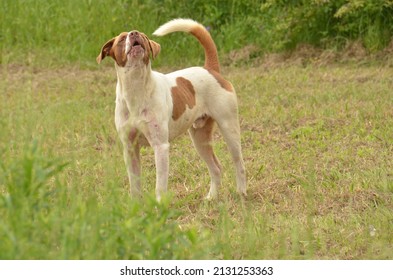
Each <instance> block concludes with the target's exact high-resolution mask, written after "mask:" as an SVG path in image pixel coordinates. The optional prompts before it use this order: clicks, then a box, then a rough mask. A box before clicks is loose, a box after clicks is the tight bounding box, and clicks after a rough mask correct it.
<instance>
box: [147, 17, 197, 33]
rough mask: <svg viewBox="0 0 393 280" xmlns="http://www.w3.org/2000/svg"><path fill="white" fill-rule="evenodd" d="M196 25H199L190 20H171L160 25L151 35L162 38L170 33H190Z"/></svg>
mask: <svg viewBox="0 0 393 280" xmlns="http://www.w3.org/2000/svg"><path fill="white" fill-rule="evenodd" d="M198 25H201V24H200V23H198V22H196V21H194V20H192V19H182V18H178V19H173V20H171V21H168V22H167V23H165V24H163V25H161V26H160V27H159V28H158V29H157V30H156V31H154V33H153V35H155V36H164V35H167V34H169V33H172V32H190V31H191V30H192V29H193V28H195V27H196V26H198Z"/></svg>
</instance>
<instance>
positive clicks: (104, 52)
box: [96, 37, 116, 64]
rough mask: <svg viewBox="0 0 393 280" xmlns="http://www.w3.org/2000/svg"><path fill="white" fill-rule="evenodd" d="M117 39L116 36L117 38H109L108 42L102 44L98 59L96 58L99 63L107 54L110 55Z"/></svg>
mask: <svg viewBox="0 0 393 280" xmlns="http://www.w3.org/2000/svg"><path fill="white" fill-rule="evenodd" d="M115 40H116V37H115V38H112V39H111V40H109V41H108V42H106V43H105V44H104V45H103V46H102V48H101V52H100V54H99V55H98V56H97V59H96V60H97V63H98V64H100V63H101V61H102V60H103V59H104V58H105V57H106V56H108V55H110V53H111V50H112V46H113V43H114V42H115Z"/></svg>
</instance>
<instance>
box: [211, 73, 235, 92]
mask: <svg viewBox="0 0 393 280" xmlns="http://www.w3.org/2000/svg"><path fill="white" fill-rule="evenodd" d="M207 71H209V73H210V74H211V75H212V76H213V77H214V78H215V79H216V80H217V82H218V83H219V84H220V86H221V87H222V88H223V89H225V90H227V91H230V92H233V86H232V84H231V83H230V82H228V81H227V80H225V79H224V78H223V76H221V74H220V73H218V72H216V71H214V70H209V69H207Z"/></svg>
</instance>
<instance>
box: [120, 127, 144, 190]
mask: <svg viewBox="0 0 393 280" xmlns="http://www.w3.org/2000/svg"><path fill="white" fill-rule="evenodd" d="M122 142H123V156H124V162H125V164H126V168H127V174H128V180H129V182H130V188H131V196H132V197H140V195H141V164H140V146H139V143H138V132H137V131H136V129H131V131H129V132H128V133H127V135H126V136H125V137H122Z"/></svg>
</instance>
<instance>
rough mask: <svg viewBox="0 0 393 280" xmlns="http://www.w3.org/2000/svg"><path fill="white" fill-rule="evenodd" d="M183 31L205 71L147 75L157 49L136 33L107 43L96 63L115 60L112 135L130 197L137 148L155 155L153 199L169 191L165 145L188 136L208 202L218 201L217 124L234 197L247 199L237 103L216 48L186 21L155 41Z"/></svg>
mask: <svg viewBox="0 0 393 280" xmlns="http://www.w3.org/2000/svg"><path fill="white" fill-rule="evenodd" d="M176 31H183V32H188V33H191V34H192V35H194V36H195V37H196V38H197V39H198V40H199V42H200V43H201V44H202V46H203V47H204V49H205V66H204V67H191V68H187V69H183V70H180V71H176V72H173V73H169V74H166V75H164V74H161V73H158V72H155V71H152V70H151V62H150V57H151V58H152V59H154V58H155V57H156V56H157V55H158V53H159V52H160V45H159V44H157V43H156V42H154V41H152V40H150V39H149V38H148V37H147V36H146V35H145V34H143V33H141V32H139V31H136V30H134V31H131V32H128V33H127V32H123V33H121V34H120V35H118V36H117V37H115V38H113V39H111V40H109V41H108V42H107V43H105V44H104V46H103V47H102V49H101V53H100V54H99V55H98V57H97V62H98V63H100V62H101V61H102V60H103V59H104V58H105V57H106V56H110V57H112V58H113V59H114V60H115V62H116V63H115V68H116V71H117V86H116V109H115V123H116V129H117V132H118V134H119V136H120V139H121V141H122V143H123V146H124V160H125V164H126V167H127V172H128V177H129V181H130V185H131V194H132V195H139V194H140V192H141V191H140V176H141V167H140V157H139V151H140V147H141V146H143V145H150V146H152V147H153V149H154V155H155V164H156V198H157V200H160V199H161V196H162V194H163V193H164V192H165V191H166V190H167V185H168V174H169V141H171V140H172V139H174V138H175V137H177V136H179V135H181V134H183V133H184V132H185V131H186V130H188V131H189V134H190V136H191V138H192V140H193V143H194V146H195V148H196V149H197V151H198V153H199V155H200V156H201V157H202V159H203V160H204V161H205V162H206V163H207V166H208V168H209V173H210V177H211V184H210V191H209V194H208V195H207V198H208V199H211V198H214V197H216V196H217V189H218V187H219V185H220V181H221V166H220V163H219V161H218V160H217V158H216V156H215V155H214V152H213V149H212V139H213V129H214V126H215V124H216V123H217V124H218V127H219V128H220V131H221V133H222V135H223V137H224V139H225V141H226V143H227V145H228V147H229V151H230V153H231V155H232V158H233V161H234V163H235V167H236V181H237V191H238V192H239V193H241V194H244V195H245V194H246V174H245V168H244V163H243V158H242V152H241V145H240V127H239V120H238V109H237V99H236V94H235V90H234V88H233V86H232V84H231V83H230V82H228V81H227V80H225V79H224V78H223V77H222V76H221V75H220V66H219V62H218V55H217V49H216V46H215V44H214V42H213V40H212V38H211V36H210V34H209V32H208V31H207V30H206V29H205V28H204V26H202V25H201V24H199V23H197V22H195V21H193V20H190V19H175V20H172V21H169V22H168V23H166V24H164V25H162V26H161V27H160V28H158V29H157V30H156V31H155V32H154V35H157V36H163V35H166V34H168V33H172V32H176Z"/></svg>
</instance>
